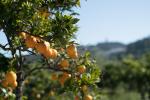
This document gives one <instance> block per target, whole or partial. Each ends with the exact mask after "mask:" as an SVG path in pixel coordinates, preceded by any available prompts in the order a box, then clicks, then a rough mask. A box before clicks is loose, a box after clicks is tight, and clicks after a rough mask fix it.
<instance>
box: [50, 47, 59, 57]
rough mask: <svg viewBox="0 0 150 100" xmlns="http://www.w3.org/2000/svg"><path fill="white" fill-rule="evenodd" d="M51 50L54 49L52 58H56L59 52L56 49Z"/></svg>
mask: <svg viewBox="0 0 150 100" xmlns="http://www.w3.org/2000/svg"><path fill="white" fill-rule="evenodd" d="M51 51H52V55H51V58H52V59H55V58H56V57H57V55H58V52H57V50H56V49H51Z"/></svg>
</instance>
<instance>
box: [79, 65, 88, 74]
mask: <svg viewBox="0 0 150 100" xmlns="http://www.w3.org/2000/svg"><path fill="white" fill-rule="evenodd" d="M77 71H78V72H79V73H80V74H82V73H84V72H85V71H86V67H85V66H84V65H80V66H78V67H77Z"/></svg>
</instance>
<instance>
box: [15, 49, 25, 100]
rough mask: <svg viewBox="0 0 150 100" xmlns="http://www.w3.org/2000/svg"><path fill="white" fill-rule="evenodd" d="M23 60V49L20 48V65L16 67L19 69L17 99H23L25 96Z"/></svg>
mask: <svg viewBox="0 0 150 100" xmlns="http://www.w3.org/2000/svg"><path fill="white" fill-rule="evenodd" d="M22 66H23V61H22V55H21V50H20V49H19V57H18V66H17V68H16V71H17V82H18V86H17V88H16V100H21V98H22V96H23V80H24V77H23V69H22Z"/></svg>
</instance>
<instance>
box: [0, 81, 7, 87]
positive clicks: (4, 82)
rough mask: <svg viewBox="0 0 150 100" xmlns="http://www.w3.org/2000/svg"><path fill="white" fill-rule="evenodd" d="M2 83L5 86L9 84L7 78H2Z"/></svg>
mask: <svg viewBox="0 0 150 100" xmlns="http://www.w3.org/2000/svg"><path fill="white" fill-rule="evenodd" d="M1 84H2V86H3V87H4V88H6V87H7V86H8V82H7V80H2V82H1Z"/></svg>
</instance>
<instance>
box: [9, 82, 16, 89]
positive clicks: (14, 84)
mask: <svg viewBox="0 0 150 100" xmlns="http://www.w3.org/2000/svg"><path fill="white" fill-rule="evenodd" d="M10 86H11V87H12V88H13V89H15V88H16V87H17V86H18V83H17V81H15V82H13V83H12V84H10Z"/></svg>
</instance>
